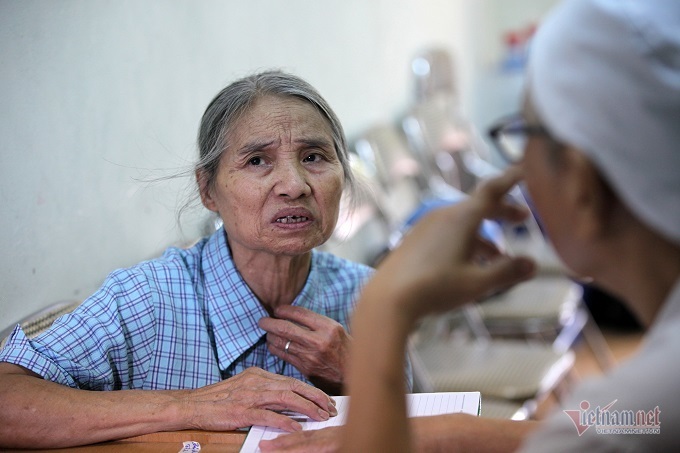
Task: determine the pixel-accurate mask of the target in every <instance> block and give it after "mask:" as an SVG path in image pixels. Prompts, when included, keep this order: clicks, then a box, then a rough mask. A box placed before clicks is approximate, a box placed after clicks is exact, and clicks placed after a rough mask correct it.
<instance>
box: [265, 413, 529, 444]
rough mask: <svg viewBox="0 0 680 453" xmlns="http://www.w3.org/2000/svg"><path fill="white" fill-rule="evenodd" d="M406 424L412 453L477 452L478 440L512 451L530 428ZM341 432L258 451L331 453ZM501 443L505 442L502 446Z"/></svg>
mask: <svg viewBox="0 0 680 453" xmlns="http://www.w3.org/2000/svg"><path fill="white" fill-rule="evenodd" d="M409 425H410V430H411V432H412V433H413V446H414V450H413V451H416V452H419V453H435V452H443V451H452V450H454V449H455V448H456V446H462V445H465V444H470V445H471V446H472V447H471V448H470V449H469V450H475V449H480V448H481V446H480V443H479V442H480V439H484V441H485V442H489V443H491V444H493V445H494V446H495V445H498V448H496V451H513V450H514V449H515V448H517V445H518V443H519V442H521V439H522V438H523V437H522V436H521V434H522V433H523V432H525V431H527V430H529V429H530V428H533V425H529V426H521V425H519V424H517V423H516V422H513V421H511V420H494V419H486V418H481V417H476V416H472V415H467V414H447V415H435V416H431V417H413V418H411V419H409ZM367 429H370V427H368V428H367ZM344 432H345V428H344V427H343V426H333V427H330V428H324V429H319V430H314V431H299V432H295V433H291V434H282V435H280V436H279V437H277V438H276V439H272V440H263V441H261V442H260V450H262V451H263V452H267V451H276V452H284V453H335V452H337V451H340V447H341V442H342V438H343V437H342V436H343V433H344ZM502 441H505V442H507V443H505V444H503V443H502ZM487 446H488V445H487ZM504 447H505V448H504ZM485 448H486V447H485ZM463 450H466V449H465V448H463Z"/></svg>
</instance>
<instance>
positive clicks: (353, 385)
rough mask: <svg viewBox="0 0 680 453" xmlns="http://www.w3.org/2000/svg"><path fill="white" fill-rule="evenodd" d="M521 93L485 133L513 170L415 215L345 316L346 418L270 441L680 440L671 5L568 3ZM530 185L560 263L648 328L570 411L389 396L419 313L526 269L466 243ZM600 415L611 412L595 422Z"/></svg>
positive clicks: (516, 445) (679, 148) (361, 445)
mask: <svg viewBox="0 0 680 453" xmlns="http://www.w3.org/2000/svg"><path fill="white" fill-rule="evenodd" d="M575 30H578V32H574V31H575ZM526 93H527V94H526V99H525V105H524V109H523V112H522V115H521V116H520V117H516V118H514V119H511V120H509V121H505V122H503V123H501V124H499V126H498V127H495V128H494V129H492V131H493V132H492V135H493V136H495V137H496V139H497V140H498V142H499V145H500V147H501V148H502V149H503V150H504V152H505V154H506V155H508V156H509V157H511V158H513V160H515V161H517V162H518V165H517V166H515V167H512V168H511V169H509V170H508V171H507V172H506V173H505V174H503V175H502V176H500V177H498V178H497V179H493V180H490V181H488V182H487V183H486V184H483V185H482V186H481V187H479V188H478V190H477V191H476V192H475V193H474V194H473V195H472V196H471V197H470V198H469V199H468V200H467V201H465V202H462V203H460V204H459V205H456V206H454V207H451V208H447V209H443V210H441V211H438V212H435V213H432V214H431V215H429V216H428V217H426V218H425V219H424V220H422V221H421V222H420V223H419V224H418V225H416V227H415V228H414V229H413V230H412V232H411V233H410V234H409V235H408V236H407V237H406V238H405V240H404V242H403V244H402V245H401V246H400V247H399V248H398V249H397V250H396V251H395V252H393V253H392V254H391V255H389V256H388V257H387V258H386V260H385V261H384V262H383V264H381V266H380V268H379V269H378V271H377V273H376V275H375V276H374V278H373V279H372V280H371V282H370V283H369V284H368V285H367V287H366V288H365V292H364V293H363V295H362V297H361V300H360V302H359V306H358V308H357V311H356V313H355V317H354V320H353V333H354V343H353V345H352V352H351V360H350V376H349V389H350V395H351V398H352V400H351V405H350V413H349V419H348V423H347V425H346V426H345V427H343V428H338V429H335V430H326V431H323V430H321V431H318V432H313V433H306V432H304V433H295V434H292V435H286V436H281V437H279V438H278V439H275V440H273V441H270V442H262V443H261V447H262V449H263V450H267V451H268V450H271V449H276V450H280V451H285V450H305V449H307V450H309V451H329V450H337V449H338V447H339V444H340V443H341V446H340V450H342V451H348V452H356V451H390V452H395V451H410V450H420V451H449V450H450V451H465V450H474V451H485V450H486V451H514V450H517V449H521V450H523V451H551V452H554V451H678V449H680V433H679V432H678V431H677V427H678V426H680V393H679V392H678V382H679V381H680V362H678V361H677V360H676V359H675V357H676V355H677V351H678V350H680V172H679V171H680V127H678V126H679V125H680V3H678V2H676V1H669V0H645V1H628V2H621V1H614V0H569V1H566V2H565V3H563V4H562V5H561V6H559V7H558V8H557V10H556V11H554V12H553V13H552V15H550V16H549V17H548V18H547V19H546V21H545V22H544V23H543V24H542V25H541V26H540V28H539V29H538V32H537V34H536V36H535V38H534V41H533V43H532V50H531V56H530V62H529V70H528V86H527V92H526ZM516 139H526V140H516ZM513 143H514V144H518V143H524V145H523V146H521V147H516V146H515V147H513V146H512V145H513ZM522 179H523V180H524V182H525V184H526V188H527V189H528V192H529V194H530V195H531V198H532V201H533V204H534V205H535V207H536V210H537V215H538V217H539V219H540V220H541V221H542V223H543V226H544V227H545V230H546V231H547V234H548V236H549V237H550V239H551V241H552V243H553V244H554V246H555V248H556V250H557V251H558V253H559V255H560V257H561V258H562V260H563V261H564V263H565V264H566V265H567V266H568V267H569V268H570V269H571V270H572V271H573V272H574V273H575V274H576V275H580V276H582V277H588V278H591V279H592V280H593V281H594V282H595V283H596V284H597V285H599V286H601V287H603V288H605V289H607V290H609V291H611V292H612V293H614V294H616V295H618V296H620V297H621V299H622V300H625V301H626V303H627V304H628V306H629V307H630V308H631V310H632V311H633V312H634V313H635V314H636V316H637V317H638V319H639V320H640V321H641V323H643V324H644V325H645V326H646V327H647V329H648V330H647V332H646V335H645V339H644V343H643V345H642V347H641V349H640V350H639V351H638V352H637V354H636V355H635V356H634V357H632V358H631V359H630V360H628V361H627V362H625V363H622V364H620V366H618V367H617V368H615V369H613V370H612V371H611V372H609V373H607V374H606V375H604V376H602V377H598V378H594V379H591V380H588V381H585V382H583V383H582V384H581V385H579V386H577V387H576V388H575V389H573V394H572V396H571V397H570V399H568V400H567V401H564V404H563V407H562V408H561V409H564V410H566V411H569V412H568V413H565V412H563V411H562V410H557V411H556V412H555V413H554V414H552V415H551V416H550V417H549V418H548V419H547V420H545V421H511V420H491V419H485V418H480V417H474V416H469V415H465V414H453V415H448V416H443V417H428V418H423V419H413V420H411V421H408V420H407V418H406V410H405V403H404V399H403V398H399V397H398V395H399V394H401V393H403V392H404V384H403V379H402V376H401V374H400V370H401V367H402V361H403V353H404V348H405V341H406V337H407V335H408V334H409V332H410V331H411V330H412V329H413V328H414V326H415V323H416V321H417V320H418V319H419V318H421V317H422V316H424V315H425V314H428V313H433V312H440V311H444V310H447V309H450V308H454V307H457V306H459V305H461V304H463V303H466V302H469V301H471V300H474V299H476V298H478V297H480V296H482V295H484V294H485V293H487V292H488V291H491V290H494V289H498V288H502V287H504V286H506V285H508V284H512V283H514V282H517V281H520V280H522V279H525V278H528V277H529V276H530V275H531V274H532V272H533V266H532V263H531V262H530V261H528V260H527V259H525V258H521V257H509V256H505V255H503V254H500V253H499V252H498V251H496V250H494V249H493V248H490V247H489V245H488V244H485V243H484V242H480V240H479V239H477V237H476V235H477V231H478V229H479V225H480V222H481V221H482V219H483V218H503V219H506V220H512V219H513V218H517V216H518V215H519V213H518V211H517V210H516V209H514V208H512V207H511V206H508V205H507V203H506V201H505V200H506V198H505V194H506V192H507V191H508V190H509V189H510V188H511V187H512V186H513V185H514V184H515V183H517V182H520V181H521V180H522ZM376 325H380V329H376V328H375V326H376ZM604 408H608V409H606V410H605V409H604ZM482 410H483V404H482ZM607 410H608V413H609V414H610V415H612V417H611V418H610V419H609V420H608V421H607V418H601V421H600V422H599V423H600V426H593V425H595V424H596V423H597V420H593V417H594V416H596V415H597V411H600V413H602V411H605V412H606V411H607ZM628 411H630V412H628ZM631 413H632V414H634V416H633V417H632V423H631V418H626V417H627V416H628V415H629V414H631ZM640 414H642V416H641V415H640ZM572 417H573V419H572ZM631 424H632V425H634V426H630V425H631ZM605 425H609V426H605ZM602 428H605V429H606V428H612V429H613V430H615V429H616V428H622V429H624V430H625V429H631V428H632V429H637V432H636V433H632V434H607V433H603V432H602ZM598 431H600V432H598ZM614 432H615V431H614ZM340 433H342V436H339V434H340Z"/></svg>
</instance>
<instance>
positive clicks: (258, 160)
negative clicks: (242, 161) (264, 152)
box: [248, 157, 262, 165]
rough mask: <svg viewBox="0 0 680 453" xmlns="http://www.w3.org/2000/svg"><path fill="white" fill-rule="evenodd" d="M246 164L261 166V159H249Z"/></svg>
mask: <svg viewBox="0 0 680 453" xmlns="http://www.w3.org/2000/svg"><path fill="white" fill-rule="evenodd" d="M248 163H249V164H250V165H261V164H262V158H261V157H251V158H250V160H248Z"/></svg>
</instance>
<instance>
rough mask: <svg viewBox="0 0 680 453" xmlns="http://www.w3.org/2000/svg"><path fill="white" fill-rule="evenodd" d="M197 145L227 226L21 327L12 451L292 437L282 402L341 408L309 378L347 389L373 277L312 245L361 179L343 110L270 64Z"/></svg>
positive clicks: (4, 370)
mask: <svg viewBox="0 0 680 453" xmlns="http://www.w3.org/2000/svg"><path fill="white" fill-rule="evenodd" d="M198 145H199V149H200V160H199V162H198V164H197V166H196V171H195V174H196V179H197V183H198V188H199V193H200V197H201V200H202V202H203V204H204V205H205V207H206V208H208V209H209V210H211V211H214V212H216V213H217V214H219V216H220V217H221V218H222V221H223V223H224V228H223V229H220V230H219V231H217V232H215V233H214V234H213V235H212V236H211V237H209V238H205V239H203V240H201V241H200V242H198V243H197V244H196V245H195V246H193V247H192V248H191V249H188V250H180V249H176V248H171V249H168V250H167V251H166V252H165V254H164V255H163V257H162V258H159V259H156V260H152V261H148V262H143V263H141V264H139V265H137V266H135V267H132V268H129V269H123V270H118V271H115V272H113V273H112V274H111V275H110V276H109V277H108V278H107V280H106V281H105V282H104V284H103V286H102V287H101V289H100V290H99V291H97V292H96V293H95V294H94V295H93V296H91V297H90V298H88V299H87V300H85V301H84V302H83V303H82V305H81V306H79V307H78V308H77V309H76V310H75V311H74V312H73V313H71V314H69V315H66V316H64V317H62V318H60V319H59V320H57V321H56V322H55V323H54V325H53V326H52V327H51V328H50V329H49V331H47V332H46V333H44V334H42V335H40V336H39V337H37V338H35V339H33V340H29V339H27V338H26V337H25V335H24V334H23V332H22V330H21V329H20V328H19V327H18V326H17V328H16V329H15V330H14V332H13V333H12V335H11V336H10V338H9V340H8V342H7V344H6V346H5V348H4V349H3V350H2V351H1V352H0V362H3V363H0V400H2V402H3V410H2V411H0V444H4V445H7V446H27V447H33V448H35V447H48V446H50V447H56V446H69V445H77V444H85V443H92V442H99V441H104V440H109V439H115V438H121V437H127V436H133V435H139V434H143V433H148V432H155V431H166V430H180V429H188V428H199V429H207V430H232V429H236V428H241V427H246V426H250V425H253V424H260V425H269V426H275V427H278V428H280V429H283V430H287V431H294V430H299V429H300V425H299V424H298V423H297V422H296V421H294V420H292V419H291V418H289V417H286V416H284V415H282V414H280V413H278V411H281V410H293V411H298V412H301V413H304V414H306V415H308V416H309V417H311V418H313V419H315V420H323V419H327V418H328V417H330V416H334V415H335V414H336V410H335V407H334V401H333V400H332V398H330V397H329V396H328V395H327V394H326V393H324V392H323V391H321V390H319V389H317V388H315V387H314V386H312V385H309V383H314V384H316V385H318V386H319V387H320V388H323V389H326V390H327V391H328V392H337V391H339V389H340V387H341V386H342V384H343V381H344V375H345V360H346V356H347V350H348V346H349V341H350V337H349V335H348V333H347V322H348V317H349V314H350V312H351V310H352V308H353V303H354V300H355V299H356V297H357V293H358V291H359V290H360V289H361V287H362V285H363V283H364V282H365V281H366V280H367V278H368V277H369V276H370V274H371V272H372V270H371V269H370V268H368V267H366V266H363V265H359V264H355V263H351V262H348V261H346V260H343V259H340V258H337V257H335V256H332V255H330V254H326V253H321V252H318V251H315V250H314V248H315V247H317V246H319V245H321V244H323V243H324V242H325V241H326V240H327V239H328V238H329V237H330V235H331V233H332V231H333V229H334V227H335V224H336V221H337V218H338V210H339V201H340V196H341V193H342V192H343V189H344V188H345V187H346V186H347V185H349V184H352V175H351V172H350V169H349V165H348V158H347V146H346V143H345V138H344V135H343V130H342V127H341V125H340V123H339V121H338V119H337V117H336V116H335V114H334V113H333V111H332V110H331V108H330V107H329V106H328V104H327V103H326V102H325V100H324V99H323V98H322V97H321V96H320V95H319V94H318V93H317V92H316V91H315V90H314V89H313V88H312V87H311V86H310V85H309V84H307V83H306V82H304V81H303V80H301V79H299V78H297V77H294V76H292V75H288V74H285V73H281V72H265V73H261V74H257V75H254V76H251V77H247V78H244V79H242V80H238V81H236V82H235V83H232V84H231V85H229V86H228V87H226V88H225V89H224V90H222V91H221V92H220V93H219V94H218V95H217V96H216V97H215V99H213V101H212V102H211V103H210V105H209V106H208V108H207V109H206V111H205V114H204V115H203V119H202V122H201V126H200V132H199V137H198ZM85 390H116V392H91V391H90V392H88V391H85ZM55 428H57V429H55Z"/></svg>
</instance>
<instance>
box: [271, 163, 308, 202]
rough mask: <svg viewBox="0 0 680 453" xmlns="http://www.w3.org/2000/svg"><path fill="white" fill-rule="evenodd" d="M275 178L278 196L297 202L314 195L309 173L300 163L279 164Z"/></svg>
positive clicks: (275, 188)
mask: <svg viewBox="0 0 680 453" xmlns="http://www.w3.org/2000/svg"><path fill="white" fill-rule="evenodd" d="M275 178H276V179H275V186H274V190H275V193H276V195H277V196H280V197H288V198H290V199H293V200H295V199H298V198H301V197H306V196H309V195H310V194H311V193H312V188H311V187H310V185H309V182H308V181H307V172H306V171H305V169H304V168H303V167H302V165H301V164H300V163H298V162H277V164H276V168H275Z"/></svg>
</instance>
